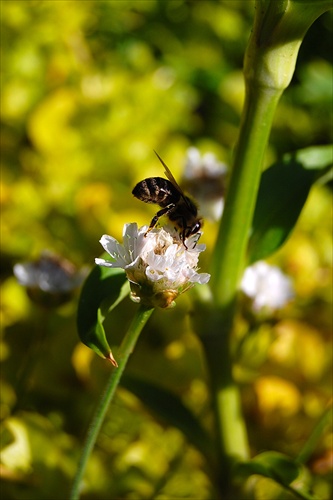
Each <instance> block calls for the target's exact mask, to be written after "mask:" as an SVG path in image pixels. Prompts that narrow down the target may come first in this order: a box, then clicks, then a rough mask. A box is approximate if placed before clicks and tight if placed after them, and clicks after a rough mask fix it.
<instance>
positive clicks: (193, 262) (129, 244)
mask: <svg viewBox="0 0 333 500" xmlns="http://www.w3.org/2000/svg"><path fill="white" fill-rule="evenodd" d="M147 229H148V226H143V227H141V228H140V229H138V226H137V224H136V223H131V224H125V226H124V230H123V244H120V243H119V242H118V241H117V240H116V239H115V238H112V236H108V235H104V236H102V238H101V240H100V243H101V245H102V246H103V248H104V250H105V251H106V252H108V254H109V255H110V256H111V258H112V260H106V259H95V262H96V264H98V265H100V266H106V267H120V268H122V269H124V270H125V272H126V275H127V278H128V280H129V281H130V284H131V296H132V299H133V300H134V301H135V302H144V303H148V304H151V305H153V306H159V307H170V306H171V305H173V304H174V300H175V299H176V297H177V296H178V295H179V294H180V293H182V292H184V291H185V290H188V289H189V288H191V287H192V286H193V285H194V283H199V284H204V283H207V282H208V280H209V278H210V275H209V274H207V273H198V272H197V269H198V268H197V264H198V260H199V254H200V252H202V251H203V250H204V249H205V245H198V244H197V241H198V239H199V238H200V233H197V234H195V235H192V236H190V237H189V238H187V239H186V241H185V244H186V247H185V245H184V244H183V242H182V240H181V239H180V235H179V233H177V231H175V230H174V229H172V228H169V227H168V226H164V227H163V228H159V229H156V228H155V229H153V230H152V231H149V232H148V233H147Z"/></svg>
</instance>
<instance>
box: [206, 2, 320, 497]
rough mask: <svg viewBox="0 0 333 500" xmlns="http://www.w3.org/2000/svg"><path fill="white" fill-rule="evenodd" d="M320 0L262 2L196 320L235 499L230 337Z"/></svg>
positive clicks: (237, 453) (239, 439) (238, 423)
mask: <svg viewBox="0 0 333 500" xmlns="http://www.w3.org/2000/svg"><path fill="white" fill-rule="evenodd" d="M319 4H320V5H319ZM322 4H323V2H317V3H316V2H308V3H306V6H305V3H304V2H301V3H300V4H297V3H296V2H292V1H290V0H274V1H270V0H257V2H256V7H257V10H256V17H255V22H254V28H253V31H252V35H251V38H250V41H249V44H248V48H247V52H246V55H245V64H244V75H245V82H246V99H245V106H244V110H243V116H242V122H241V128H240V134H239V139H238V144H237V147H236V151H235V158H234V164H233V168H232V173H231V179H230V185H229V189H228V193H227V198H226V204H225V209H224V213H223V218H222V221H221V225H220V228H219V233H218V237H217V242H216V248H215V252H214V256H213V261H212V268H211V274H212V279H211V290H212V295H213V300H212V303H208V302H207V303H206V305H205V304H201V307H203V309H204V308H205V307H206V314H205V317H206V318H207V316H209V320H208V321H207V320H206V322H205V323H198V325H197V329H198V331H200V336H201V339H202V342H203V346H204V349H205V353H206V359H207V364H208V369H209V372H210V378H211V386H212V397H213V402H214V409H215V414H216V424H217V437H218V443H217V445H218V447H219V449H218V455H219V471H218V473H219V476H218V477H219V483H220V491H221V494H222V497H223V498H229V497H230V498H232V497H233V494H232V493H231V468H232V465H233V463H234V462H235V461H237V460H239V459H247V458H248V455H249V446H248V441H247V433H246V428H245V422H244V419H243V416H242V409H241V403H240V392H239V388H238V386H237V384H236V383H235V381H234V379H233V374H232V358H231V352H230V339H231V333H232V329H233V322H234V314H235V306H236V300H237V291H238V288H239V283H240V279H241V276H242V272H243V270H244V266H245V265H246V248H247V243H248V238H249V234H250V229H251V223H252V217H253V213H254V208H255V203H256V197H257V192H258V187H259V181H260V176H261V171H262V165H263V158H264V154H265V149H266V146H267V142H268V138H269V134H270V130H271V127H272V122H273V117H274V113H275V110H276V106H277V104H278V101H279V99H280V97H281V95H282V92H283V91H284V89H285V88H286V87H287V86H288V85H289V83H290V80H291V78H292V75H293V73H294V68H295V63H296V58H297V53H298V49H299V47H300V44H301V41H302V39H303V36H304V34H305V32H306V30H307V29H308V27H309V26H310V25H311V24H312V22H313V21H314V20H315V19H316V18H317V17H318V16H319V15H320V13H321V12H324V10H325V9H327V4H326V3H325V5H322ZM305 7H306V8H305ZM295 23H296V24H295ZM295 26H296V27H297V29H296V28H295ZM230 495H231V496H230Z"/></svg>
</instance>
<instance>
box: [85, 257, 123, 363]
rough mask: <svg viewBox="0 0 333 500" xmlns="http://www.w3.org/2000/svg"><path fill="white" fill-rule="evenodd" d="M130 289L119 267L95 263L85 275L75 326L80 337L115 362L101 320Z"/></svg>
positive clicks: (97, 352)
mask: <svg viewBox="0 0 333 500" xmlns="http://www.w3.org/2000/svg"><path fill="white" fill-rule="evenodd" d="M128 293H129V283H128V280H127V278H126V274H125V273H124V271H123V270H122V269H114V268H110V267H102V266H95V267H94V268H93V269H92V271H91V273H90V274H89V276H88V278H87V279H86V281H85V283H84V285H83V288H82V291H81V295H80V299H79V305H78V312H77V328H78V333H79V337H80V339H81V341H82V342H83V343H84V344H85V345H86V346H88V347H90V349H92V350H93V351H94V352H96V354H98V355H99V356H101V357H102V358H105V359H108V360H109V361H111V363H112V364H113V365H114V366H117V362H116V361H115V359H114V357H113V355H112V351H111V348H110V346H109V344H108V341H107V338H106V335H105V330H104V327H103V321H104V319H105V317H106V315H107V314H108V313H110V312H111V311H112V310H113V309H114V308H115V307H116V306H117V305H118V304H119V303H120V302H121V301H122V300H123V299H124V298H125V297H126V296H127V295H128Z"/></svg>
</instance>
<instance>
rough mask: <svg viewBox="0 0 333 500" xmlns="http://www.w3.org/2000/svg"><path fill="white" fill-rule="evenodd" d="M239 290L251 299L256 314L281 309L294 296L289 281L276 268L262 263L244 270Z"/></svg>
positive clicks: (259, 262)
mask: <svg viewBox="0 0 333 500" xmlns="http://www.w3.org/2000/svg"><path fill="white" fill-rule="evenodd" d="M241 290H242V291H243V293H244V294H245V295H247V296H248V297H249V298H250V299H251V301H252V309H253V311H254V312H256V313H258V312H260V311H262V310H271V311H274V310H277V309H281V308H282V307H283V306H284V305H285V304H286V303H287V302H288V301H289V300H290V299H292V298H293V296H294V291H293V286H292V283H291V280H290V279H289V278H288V277H287V276H286V275H285V274H283V272H282V271H281V270H280V269H279V268H278V267H275V266H270V265H269V264H267V263H266V262H264V261H258V262H256V263H255V264H253V266H250V267H248V268H247V269H246V270H245V272H244V275H243V279H242V282H241Z"/></svg>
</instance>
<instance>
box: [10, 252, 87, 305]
mask: <svg viewBox="0 0 333 500" xmlns="http://www.w3.org/2000/svg"><path fill="white" fill-rule="evenodd" d="M13 271H14V275H15V276H16V278H17V280H18V282H19V283H20V284H21V285H23V286H25V287H26V289H27V292H28V295H29V297H30V298H31V299H32V300H33V301H34V302H37V303H39V304H40V305H42V306H45V307H53V306H57V305H61V304H63V303H65V302H66V301H67V300H69V299H70V297H71V294H72V292H73V291H74V290H75V288H77V287H79V286H80V285H81V283H82V282H83V280H84V278H85V275H86V270H85V269H83V270H81V271H78V270H77V269H76V268H75V266H74V265H73V264H72V263H71V262H69V261H68V260H66V259H63V258H60V257H58V256H57V255H55V254H53V253H51V252H48V251H44V252H43V253H42V255H41V256H40V258H39V259H38V260H36V261H32V262H24V263H20V264H15V266H14V268H13Z"/></svg>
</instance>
